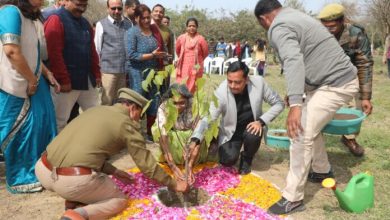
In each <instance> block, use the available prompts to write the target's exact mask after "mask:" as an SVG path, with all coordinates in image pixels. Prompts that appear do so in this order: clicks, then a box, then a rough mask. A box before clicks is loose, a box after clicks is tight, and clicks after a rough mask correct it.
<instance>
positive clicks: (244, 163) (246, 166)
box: [238, 153, 253, 175]
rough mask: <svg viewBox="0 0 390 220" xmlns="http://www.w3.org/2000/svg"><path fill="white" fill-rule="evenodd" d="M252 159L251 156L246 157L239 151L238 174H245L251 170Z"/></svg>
mask: <svg viewBox="0 0 390 220" xmlns="http://www.w3.org/2000/svg"><path fill="white" fill-rule="evenodd" d="M252 160H253V157H252V158H250V157H246V156H244V154H243V153H241V158H240V166H239V168H238V172H239V173H240V175H247V174H249V173H250V172H251V166H252Z"/></svg>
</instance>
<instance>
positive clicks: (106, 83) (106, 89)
mask: <svg viewBox="0 0 390 220" xmlns="http://www.w3.org/2000/svg"><path fill="white" fill-rule="evenodd" d="M102 85H103V90H102V105H112V104H113V102H114V100H115V98H116V97H117V93H118V90H119V89H121V88H123V87H126V74H124V73H112V74H111V73H102Z"/></svg>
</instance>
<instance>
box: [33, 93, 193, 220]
mask: <svg viewBox="0 0 390 220" xmlns="http://www.w3.org/2000/svg"><path fill="white" fill-rule="evenodd" d="M118 93H119V98H118V101H117V104H115V105H113V106H100V107H95V108H91V109H89V110H88V111H86V112H84V113H83V114H81V115H80V116H79V117H77V118H76V119H75V120H73V121H72V122H71V123H70V124H68V125H67V126H66V127H65V128H64V130H63V131H62V132H61V133H60V134H59V135H58V136H57V137H56V138H55V139H54V140H53V141H52V142H51V143H50V144H49V146H48V147H47V152H45V153H44V154H43V155H42V157H41V159H40V160H39V161H38V162H37V164H36V166H35V172H36V175H37V177H38V179H39V181H40V182H41V183H42V185H43V186H44V187H45V188H46V189H48V190H50V191H54V192H56V193H58V194H59V195H60V196H61V197H63V198H64V199H65V200H66V201H65V206H66V208H68V210H67V211H66V212H65V214H64V216H62V218H61V219H63V220H66V219H90V220H92V219H107V218H109V217H111V216H113V215H115V214H117V213H119V212H121V211H122V210H123V209H125V208H126V205H127V197H126V195H124V194H123V193H122V192H121V191H120V190H119V189H118V188H117V186H116V185H115V183H114V182H113V181H112V179H111V178H110V177H109V176H108V175H112V176H114V177H116V178H117V179H119V180H121V181H122V182H125V183H131V182H132V180H133V179H132V177H131V176H130V175H129V174H128V173H126V172H124V171H122V170H119V169H117V168H115V167H114V166H113V165H111V164H110V163H108V161H107V160H108V159H109V157H110V156H112V155H115V154H117V153H119V152H120V151H121V150H122V149H123V148H124V147H127V150H128V151H129V153H130V155H131V157H132V158H133V160H134V162H135V164H136V165H137V167H138V168H139V169H140V170H141V171H142V172H143V173H144V174H145V175H146V176H148V177H150V178H153V179H155V180H156V181H158V182H159V183H161V184H164V185H167V186H168V187H169V188H170V189H172V190H176V191H180V192H183V191H186V190H187V189H188V184H187V183H186V182H184V181H179V180H178V181H175V180H174V179H172V178H171V177H170V176H169V175H168V174H167V173H165V172H164V170H163V169H162V168H161V167H160V166H158V165H157V162H156V160H155V159H154V157H153V156H152V154H151V152H150V151H149V150H147V149H146V147H145V140H144V138H143V137H142V135H141V134H140V130H141V129H140V124H139V120H140V116H141V112H142V109H143V107H144V106H145V104H146V103H147V100H146V99H145V98H143V97H142V96H141V95H139V94H138V93H136V92H134V91H133V90H130V89H127V88H123V89H120V90H119V91H118ZM76 203H82V204H86V206H84V207H82V208H77V207H75V204H76ZM71 205H74V207H72V206H71ZM73 208H74V209H73Z"/></svg>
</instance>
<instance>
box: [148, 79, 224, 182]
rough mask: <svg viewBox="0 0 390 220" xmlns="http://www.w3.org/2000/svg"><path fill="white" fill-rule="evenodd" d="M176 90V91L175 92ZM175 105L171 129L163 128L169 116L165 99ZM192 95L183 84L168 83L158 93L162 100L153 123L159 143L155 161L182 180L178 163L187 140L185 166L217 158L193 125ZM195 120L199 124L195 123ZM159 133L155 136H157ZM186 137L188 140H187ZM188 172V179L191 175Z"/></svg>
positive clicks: (155, 138)
mask: <svg viewBox="0 0 390 220" xmlns="http://www.w3.org/2000/svg"><path fill="white" fill-rule="evenodd" d="M175 94H176V95H175ZM168 102H170V104H173V105H174V106H175V108H176V109H177V114H178V115H177V119H176V121H175V123H174V125H173V128H172V130H170V131H166V129H165V126H166V124H167V123H169V122H168V120H169V114H170V112H169V107H168V105H169V103H168ZM192 102H193V95H192V94H191V93H190V91H189V90H188V88H187V86H186V85H184V84H177V83H174V84H172V85H171V86H170V87H169V89H168V90H167V92H166V93H164V95H163V97H162V103H161V105H160V107H159V108H158V113H157V119H156V122H155V124H154V125H153V129H152V130H153V136H154V140H155V141H156V142H158V143H159V144H160V150H159V151H156V152H155V153H156V157H157V160H158V161H159V162H166V163H167V165H168V167H169V168H170V170H171V171H172V173H173V175H174V176H175V177H176V178H177V179H182V180H184V174H183V173H182V171H181V170H180V169H179V168H178V165H185V158H184V155H185V149H184V148H185V145H186V144H187V143H188V142H190V144H189V149H190V153H189V161H188V167H189V168H190V169H192V168H193V167H195V165H196V164H198V163H204V162H207V161H217V160H216V159H217V158H216V156H213V155H212V154H209V149H208V146H207V145H206V142H205V141H204V140H200V139H199V138H200V137H201V136H202V134H200V133H199V132H194V130H195V131H198V130H199V129H197V127H198V126H200V120H201V119H200V118H199V117H195V118H194V117H193V114H192ZM198 124H199V125H198ZM158 136H159V138H157V137H158ZM189 140H190V141H189ZM192 174H193V173H192V172H190V183H191V184H192V183H193V182H194V181H195V179H194V176H193V175H192Z"/></svg>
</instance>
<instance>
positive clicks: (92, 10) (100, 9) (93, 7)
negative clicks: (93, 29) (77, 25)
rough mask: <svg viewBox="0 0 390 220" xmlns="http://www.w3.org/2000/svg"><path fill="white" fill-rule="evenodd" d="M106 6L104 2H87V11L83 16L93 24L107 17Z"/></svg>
mask: <svg viewBox="0 0 390 220" xmlns="http://www.w3.org/2000/svg"><path fill="white" fill-rule="evenodd" d="M106 8H107V5H106V2H105V1H88V9H87V11H86V12H85V13H84V16H85V17H86V18H87V19H88V21H89V22H90V23H95V22H97V21H99V20H100V19H102V18H104V17H106V16H107V11H106Z"/></svg>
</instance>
